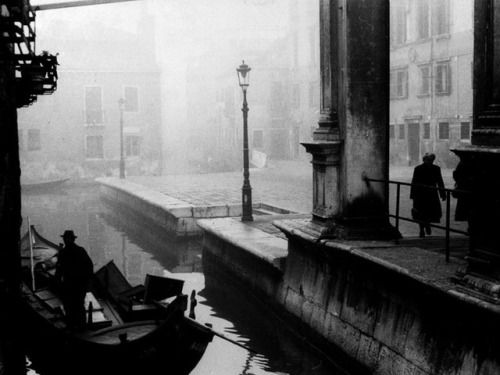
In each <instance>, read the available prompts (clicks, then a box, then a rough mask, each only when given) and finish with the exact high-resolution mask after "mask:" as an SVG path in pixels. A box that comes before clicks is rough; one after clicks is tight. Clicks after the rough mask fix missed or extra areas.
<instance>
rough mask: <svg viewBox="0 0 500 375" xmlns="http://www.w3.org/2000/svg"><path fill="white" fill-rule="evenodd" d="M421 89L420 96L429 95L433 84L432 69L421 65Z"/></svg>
mask: <svg viewBox="0 0 500 375" xmlns="http://www.w3.org/2000/svg"><path fill="white" fill-rule="evenodd" d="M419 68H420V87H419V90H418V94H419V95H422V96H423V95H429V94H430V83H431V74H430V73H431V68H430V66H429V65H427V64H426V65H420V66H419Z"/></svg>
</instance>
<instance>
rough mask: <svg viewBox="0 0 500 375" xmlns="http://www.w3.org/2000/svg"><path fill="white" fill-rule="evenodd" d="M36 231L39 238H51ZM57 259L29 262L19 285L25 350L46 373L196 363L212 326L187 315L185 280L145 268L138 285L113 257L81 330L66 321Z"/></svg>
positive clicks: (131, 370) (160, 369) (169, 369)
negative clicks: (30, 265)
mask: <svg viewBox="0 0 500 375" xmlns="http://www.w3.org/2000/svg"><path fill="white" fill-rule="evenodd" d="M33 233H34V234H35V235H34V237H35V242H36V241H39V242H43V243H48V244H52V243H51V242H50V241H48V240H46V239H44V238H43V237H42V236H40V234H38V233H37V232H36V231H35V230H33ZM28 243H29V242H28ZM21 251H22V253H23V252H24V253H25V252H26V249H22V250H21ZM54 258H55V257H54V256H50V257H49V256H47V257H44V256H41V257H40V258H39V261H38V262H37V263H36V265H35V266H34V267H33V269H34V272H29V271H28V269H26V270H25V271H26V282H24V283H23V284H22V290H21V292H22V300H23V307H24V308H23V312H24V314H25V320H24V321H25V322H26V325H25V327H23V328H24V329H23V334H24V335H25V339H26V340H25V342H26V343H27V352H28V355H29V356H30V358H31V359H32V362H33V363H34V366H35V368H36V370H37V371H39V372H40V373H41V374H45V373H50V374H107V375H109V374H139V373H141V374H142V373H144V374H149V373H162V374H172V375H183V374H189V373H190V372H191V371H192V370H193V368H194V367H195V366H196V365H197V364H198V362H199V360H200V359H201V357H202V356H203V354H204V352H205V350H206V348H207V346H208V344H209V343H210V342H211V341H212V339H213V336H214V333H213V331H212V330H211V329H210V328H209V327H207V326H204V325H202V324H200V323H198V322H196V321H195V320H193V319H191V318H189V317H187V316H185V312H186V310H187V307H188V297H187V296H186V295H184V294H182V287H183V281H182V280H176V279H171V278H164V277H158V276H152V275H147V277H146V283H145V285H139V286H136V287H132V286H131V285H130V284H129V283H128V281H127V280H126V279H125V277H124V276H123V275H122V274H121V272H120V271H119V269H118V268H117V267H116V265H115V264H114V263H113V262H112V261H111V262H109V263H108V264H106V265H105V266H104V267H102V268H101V269H99V270H98V271H97V272H96V273H95V275H94V276H95V277H94V282H93V286H92V288H91V291H90V292H88V293H87V296H86V299H85V308H86V314H87V324H86V327H85V329H84V330H81V331H78V332H75V331H72V330H70V329H69V328H68V327H67V326H66V322H65V317H64V307H63V305H62V302H61V298H60V296H59V294H58V291H57V288H56V284H55V280H54V276H53V274H54V267H53V265H54V264H55V262H54ZM42 259H43V260H42ZM32 274H34V275H35V285H36V288H33V287H30V285H32V283H31V280H30V275H32Z"/></svg>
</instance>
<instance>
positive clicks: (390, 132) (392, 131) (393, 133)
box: [389, 124, 396, 139]
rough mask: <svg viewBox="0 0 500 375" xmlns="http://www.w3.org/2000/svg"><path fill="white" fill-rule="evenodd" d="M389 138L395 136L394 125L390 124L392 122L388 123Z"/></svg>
mask: <svg viewBox="0 0 500 375" xmlns="http://www.w3.org/2000/svg"><path fill="white" fill-rule="evenodd" d="M389 138H390V139H394V138H396V126H395V125H392V124H390V125H389Z"/></svg>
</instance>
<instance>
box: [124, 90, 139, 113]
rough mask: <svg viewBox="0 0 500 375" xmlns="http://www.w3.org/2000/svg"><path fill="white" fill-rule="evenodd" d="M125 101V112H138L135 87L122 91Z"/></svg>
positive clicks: (137, 91) (137, 95)
mask: <svg viewBox="0 0 500 375" xmlns="http://www.w3.org/2000/svg"><path fill="white" fill-rule="evenodd" d="M123 93H124V94H123V95H124V97H125V98H124V99H125V106H124V108H123V110H124V111H125V112H139V89H138V88H137V87H130V86H128V87H125V88H124V90H123Z"/></svg>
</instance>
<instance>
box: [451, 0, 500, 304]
mask: <svg viewBox="0 0 500 375" xmlns="http://www.w3.org/2000/svg"><path fill="white" fill-rule="evenodd" d="M499 17H500V5H499V4H498V2H497V1H494V0H476V1H475V3H474V97H473V113H474V123H473V124H474V126H473V129H472V137H471V143H472V144H471V146H469V147H460V148H457V149H454V150H452V151H453V152H454V153H455V154H457V155H458V157H459V158H460V163H459V165H458V166H457V169H456V170H455V172H454V175H455V177H456V178H455V179H456V180H457V183H458V184H459V186H458V188H459V189H464V187H461V186H460V184H461V183H462V184H465V185H466V186H465V189H466V190H468V191H470V193H469V197H470V198H469V201H468V202H466V203H467V206H468V210H466V211H465V212H466V214H467V215H466V216H465V217H463V219H468V221H469V234H470V240H471V242H470V251H469V255H468V256H467V258H466V259H467V262H468V264H467V267H466V268H465V269H464V270H462V271H461V272H459V273H458V275H457V277H456V279H455V281H456V282H457V284H458V286H459V288H461V289H462V290H463V291H464V292H466V293H468V294H471V295H473V296H476V297H479V298H481V299H483V300H486V301H488V302H492V303H495V304H500V237H499V233H498V232H499V230H500V51H499V50H498V48H497V47H498V45H499V43H500V23H499V22H498V19H499ZM460 203H461V202H460V198H459V201H458V202H457V206H459V205H460ZM462 203H463V202H462ZM457 210H458V208H457Z"/></svg>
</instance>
